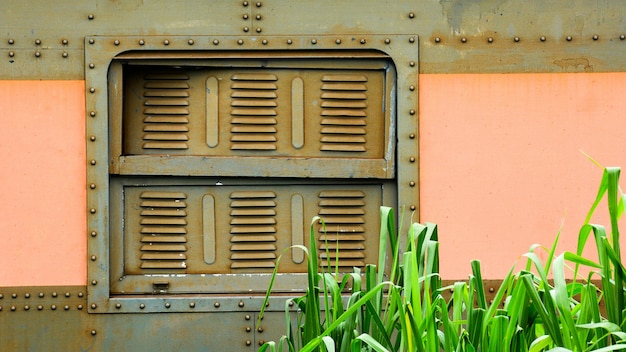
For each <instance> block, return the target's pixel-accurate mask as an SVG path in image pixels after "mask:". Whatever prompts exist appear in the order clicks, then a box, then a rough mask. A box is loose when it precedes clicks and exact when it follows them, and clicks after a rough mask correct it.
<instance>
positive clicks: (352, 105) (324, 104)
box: [322, 100, 367, 109]
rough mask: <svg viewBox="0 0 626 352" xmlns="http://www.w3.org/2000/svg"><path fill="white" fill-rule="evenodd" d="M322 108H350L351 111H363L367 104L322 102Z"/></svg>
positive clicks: (362, 102)
mask: <svg viewBox="0 0 626 352" xmlns="http://www.w3.org/2000/svg"><path fill="white" fill-rule="evenodd" d="M322 108H344V109H345V108H351V109H365V108H367V103H366V102H364V101H328V100H326V101H324V102H322Z"/></svg>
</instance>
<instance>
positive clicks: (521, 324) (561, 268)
mask: <svg viewBox="0 0 626 352" xmlns="http://www.w3.org/2000/svg"><path fill="white" fill-rule="evenodd" d="M618 184H619V169H617V168H606V169H604V174H603V177H602V181H601V183H600V187H599V190H598V195H597V197H596V200H595V201H594V202H593V204H592V206H591V209H590V211H589V213H588V216H587V219H586V221H585V223H584V224H583V226H582V227H581V229H580V233H579V240H578V246H577V249H576V253H573V252H565V253H562V254H558V255H557V254H556V253H555V252H556V244H557V242H558V237H559V236H558V234H557V236H556V239H555V241H554V243H553V245H552V247H551V248H550V249H546V250H545V251H546V252H547V259H546V260H545V261H542V260H540V256H539V255H538V254H537V253H536V251H538V250H542V248H541V247H538V246H533V247H531V248H530V250H529V251H528V252H527V253H526V254H524V256H525V258H526V259H527V262H526V266H525V268H524V269H523V270H519V271H517V272H515V271H514V270H513V269H511V271H509V273H508V275H507V276H506V277H505V278H504V279H503V281H502V284H501V286H500V287H499V289H498V290H497V291H496V293H495V298H494V300H493V301H492V302H487V299H486V295H485V292H484V283H483V279H482V274H481V268H480V262H479V261H473V262H472V263H471V275H469V278H468V280H467V281H465V282H457V283H454V284H453V285H451V286H448V287H443V286H442V281H441V277H440V275H439V241H438V233H437V226H436V225H434V224H423V225H422V224H418V223H414V224H412V225H411V226H410V227H409V228H408V229H407V231H406V234H403V235H402V236H404V238H405V239H406V241H400V235H399V234H398V233H399V232H397V231H396V227H395V224H394V214H393V210H392V209H391V208H387V207H381V212H380V216H381V231H380V241H379V250H380V251H379V258H380V259H379V261H378V264H377V265H367V266H366V267H365V268H364V271H361V270H359V269H356V268H355V270H354V272H352V273H349V274H339V273H338V272H337V271H336V269H335V272H330V271H325V268H332V267H333V265H332V264H333V263H332V262H327V263H325V264H326V265H321V266H320V265H319V262H318V260H319V259H320V257H319V256H318V250H317V248H316V245H315V244H316V243H317V239H316V238H315V231H314V224H316V223H318V222H319V221H320V219H319V218H317V217H316V218H313V221H312V223H311V232H310V241H309V243H311V247H310V248H304V247H301V248H302V249H303V250H305V252H306V253H307V261H308V285H307V287H306V293H305V294H304V295H303V296H302V297H299V298H296V299H295V303H296V304H297V307H298V308H299V313H298V314H297V318H296V321H293V322H292V321H291V318H292V314H291V313H290V312H289V307H286V313H285V323H286V328H287V331H286V334H285V335H284V336H283V337H282V338H281V339H280V340H279V341H278V342H274V341H272V342H268V343H266V344H265V345H263V346H262V347H261V348H260V351H267V350H269V351H272V352H276V351H283V350H284V351H345V352H348V351H349V352H357V351H400V352H404V351H409V352H413V351H417V352H422V351H424V352H438V351H445V352H457V351H468V352H469V351H489V352H491V351H493V352H508V351H533V352H539V351H554V352H557V351H596V352H600V351H617V350H624V349H626V333H625V331H626V311H625V308H626V307H625V306H624V289H625V286H624V279H625V278H626V269H625V268H624V266H623V264H622V261H621V257H620V246H619V229H618V219H619V218H620V216H621V215H622V214H623V212H624V204H625V203H626V202H625V196H624V194H623V193H622V192H621V190H620V189H619V186H618ZM605 195H606V196H607V203H608V208H609V216H610V231H608V232H607V230H606V229H605V227H603V226H601V225H597V224H591V223H590V219H591V217H592V215H593V213H594V211H595V209H596V208H597V207H598V205H599V204H600V203H601V201H602V199H603V198H604V196H605ZM591 235H593V239H594V240H595V248H596V250H597V254H598V256H597V257H598V261H593V260H589V259H587V258H584V257H583V256H582V253H583V250H584V248H585V246H587V245H588V243H587V242H589V241H588V240H589V239H590V238H591ZM400 243H406V246H404V248H400ZM327 248H328V246H327ZM388 252H390V253H391V254H392V255H391V257H390V260H389V261H387V260H386V254H387V253H388ZM326 254H327V255H326V256H325V258H330V257H331V256H330V255H328V253H326ZM327 260H329V259H327ZM279 261H280V258H279ZM581 266H584V267H587V268H590V269H591V270H589V275H588V276H587V277H584V278H580V277H579V272H580V267H581ZM335 267H336V266H335ZM568 267H573V268H574V269H573V275H574V280H566V278H565V277H566V275H565V273H566V269H567V268H568ZM277 269H278V263H277V265H276V269H275V273H276V270H277ZM331 270H332V269H331ZM550 273H551V278H552V279H550ZM274 279H275V275H274V277H272V280H271V283H270V287H269V289H268V291H267V295H266V301H267V299H269V296H270V294H271V289H272V285H273V283H274ZM598 280H599V281H600V282H601V287H597V286H596V285H594V284H593V281H598ZM348 287H351V290H348V289H347V288H348ZM448 290H452V294H451V295H444V294H443V293H444V291H448ZM445 297H448V298H445ZM601 302H602V304H604V305H605V311H606V313H607V314H606V316H602V315H601V314H600V304H601ZM264 306H265V305H264ZM322 307H324V309H322V310H320V308H322ZM262 316H263V312H261V314H260V316H259V319H261V317H262ZM294 327H295V328H294Z"/></svg>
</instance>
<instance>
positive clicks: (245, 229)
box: [230, 226, 276, 234]
mask: <svg viewBox="0 0 626 352" xmlns="http://www.w3.org/2000/svg"><path fill="white" fill-rule="evenodd" d="M230 233H231V234H254V233H276V228H275V227H274V226H232V227H231V228H230Z"/></svg>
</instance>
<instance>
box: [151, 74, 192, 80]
mask: <svg viewBox="0 0 626 352" xmlns="http://www.w3.org/2000/svg"><path fill="white" fill-rule="evenodd" d="M144 78H145V79H147V80H187V79H189V75H187V74H186V73H148V74H147V75H145V76H144Z"/></svg>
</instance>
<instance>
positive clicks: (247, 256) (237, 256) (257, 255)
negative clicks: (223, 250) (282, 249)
mask: <svg viewBox="0 0 626 352" xmlns="http://www.w3.org/2000/svg"><path fill="white" fill-rule="evenodd" d="M230 259H231V260H260V259H276V253H274V252H238V253H233V254H231V255H230Z"/></svg>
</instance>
